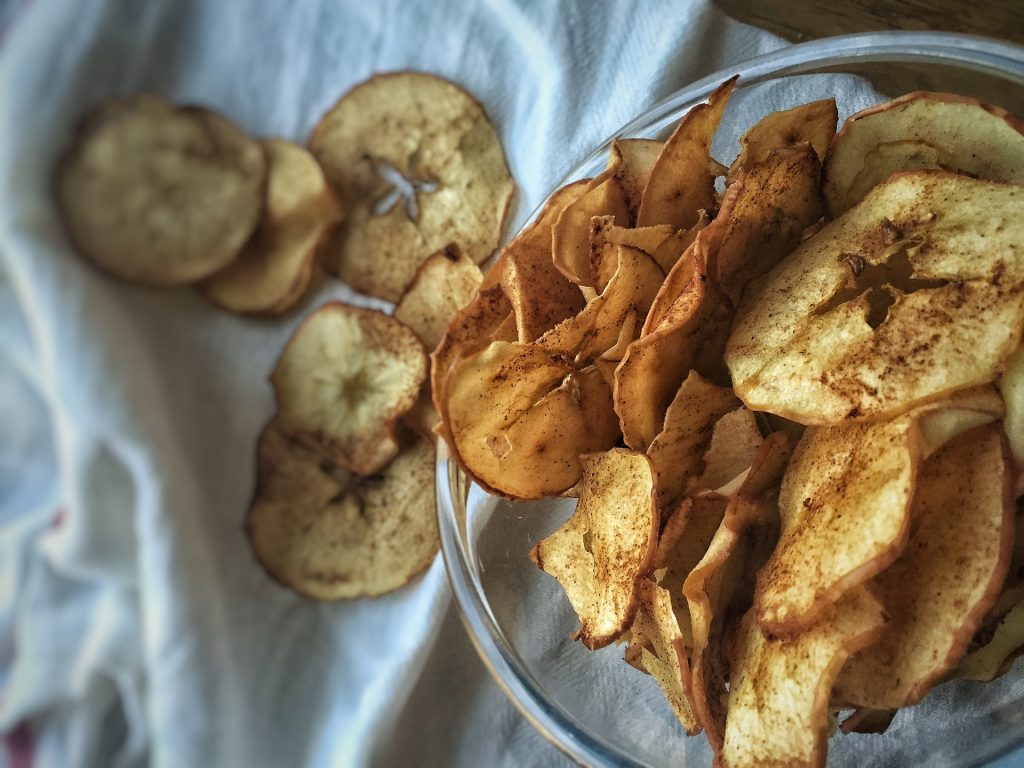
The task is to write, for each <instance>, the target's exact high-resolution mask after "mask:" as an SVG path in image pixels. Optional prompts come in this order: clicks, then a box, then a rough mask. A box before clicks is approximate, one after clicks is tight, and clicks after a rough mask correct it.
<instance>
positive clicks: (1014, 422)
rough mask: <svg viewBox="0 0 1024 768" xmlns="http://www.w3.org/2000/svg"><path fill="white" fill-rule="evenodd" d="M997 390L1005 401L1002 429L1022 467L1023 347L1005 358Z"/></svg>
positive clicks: (1022, 476)
mask: <svg viewBox="0 0 1024 768" xmlns="http://www.w3.org/2000/svg"><path fill="white" fill-rule="evenodd" d="M999 392H1000V394H1001V395H1002V396H1003V402H1004V403H1006V415H1005V416H1004V417H1003V429H1004V430H1005V431H1006V438H1007V440H1009V441H1010V452H1011V453H1012V454H1013V459H1014V461H1015V462H1016V464H1017V468H1018V469H1024V347H1018V348H1017V350H1016V351H1014V352H1013V354H1011V355H1010V356H1009V357H1008V358H1007V359H1006V368H1005V369H1004V370H1003V375H1002V376H1000V377H999ZM1022 485H1024V473H1022V474H1020V476H1019V477H1018V480H1017V487H1016V491H1017V495H1020V493H1021V491H1024V487H1022Z"/></svg>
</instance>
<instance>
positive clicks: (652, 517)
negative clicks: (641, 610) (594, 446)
mask: <svg viewBox="0 0 1024 768" xmlns="http://www.w3.org/2000/svg"><path fill="white" fill-rule="evenodd" d="M580 464H581V466H582V470H583V473H582V477H581V479H580V487H579V502H578V503H577V505H576V511H575V512H574V513H573V515H572V517H570V518H569V520H568V521H567V522H566V523H565V525H563V526H562V527H561V528H559V529H558V530H557V531H555V532H554V533H553V534H551V535H550V536H548V537H547V538H546V539H544V540H543V541H540V542H538V543H537V544H536V546H534V548H533V549H532V550H531V551H530V557H531V558H532V559H533V561H534V562H535V563H536V564H537V566H538V567H540V568H541V569H542V570H544V571H545V572H546V573H548V574H550V575H551V576H554V577H555V578H556V579H558V581H559V582H560V583H561V585H562V587H563V588H564V589H565V594H566V596H567V597H568V598H569V602H570V603H572V607H573V609H574V610H575V611H576V614H577V615H578V616H579V618H580V628H579V630H578V631H577V632H576V634H575V637H577V638H578V639H579V640H581V641H582V642H583V644H584V645H586V646H587V647H588V648H590V649H592V650H593V649H595V648H601V647H603V646H605V645H608V644H609V643H611V642H613V641H614V640H616V639H617V638H618V637H619V636H620V635H621V634H622V633H623V632H624V631H625V630H626V629H628V628H629V626H630V624H631V623H632V621H633V616H634V615H635V613H636V608H637V602H638V598H639V594H638V592H639V588H640V581H641V579H642V577H643V576H644V575H645V574H646V572H647V570H648V568H649V566H650V562H651V559H652V558H653V556H654V548H655V545H656V542H657V537H658V503H657V499H656V496H655V491H654V474H653V473H652V471H651V466H650V462H648V460H647V457H646V456H644V455H643V454H642V453H636V452H634V451H629V450H625V449H621V448H616V449H612V450H610V451H607V452H606V453H602V454H587V455H584V456H581V457H580Z"/></svg>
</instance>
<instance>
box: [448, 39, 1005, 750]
mask: <svg viewBox="0 0 1024 768" xmlns="http://www.w3.org/2000/svg"><path fill="white" fill-rule="evenodd" d="M871 62H916V63H926V64H943V63H947V64H950V65H953V66H961V67H964V68H969V69H973V70H974V71H978V72H987V73H990V74H994V75H998V76H1001V77H1003V78H1005V79H1008V80H1015V81H1016V82H1017V83H1018V84H1019V85H1021V86H1024V47H1021V46H1018V45H1014V44H1012V43H1007V42H1003V41H999V40H993V39H990V38H984V37H979V36H975V35H965V34H959V33H952V32H921V31H884V32H867V33H858V34H852V35H841V36H837V37H826V38H821V39H819V40H813V41H810V42H805V43H799V44H796V45H791V46H786V47H784V48H780V49H778V50H775V51H771V52H769V53H766V54H762V55H760V56H756V57H754V58H751V59H747V60H746V61H743V62H740V63H738V64H736V65H734V66H731V67H727V68H724V69H721V70H719V71H717V72H714V73H712V74H710V75H708V76H706V77H704V78H701V79H700V80H697V81H695V82H693V83H691V84H689V85H686V86H684V87H683V88H681V89H679V90H678V91H675V92H674V93H672V94H671V95H669V96H667V97H666V98H664V99H662V100H661V101H659V102H657V103H655V104H654V105H653V106H652V107H651V108H650V109H648V110H647V111H646V112H644V113H643V114H642V115H640V116H638V117H636V118H635V119H633V120H631V121H630V122H628V123H626V124H625V125H623V126H622V127H621V128H619V129H618V130H617V131H615V132H614V133H613V134H611V135H610V136H608V137H607V138H606V140H605V141H603V142H601V144H600V145H599V146H598V147H597V148H596V149H594V150H593V151H592V152H591V153H589V154H588V155H587V156H586V157H584V159H582V160H581V161H580V162H579V163H577V164H576V165H575V166H574V167H573V168H572V170H570V171H569V172H568V173H567V174H566V175H565V177H564V178H563V180H562V181H561V182H560V183H559V184H558V185H557V186H556V187H555V188H556V189H557V188H558V187H560V186H562V185H564V184H565V183H567V182H568V181H571V180H574V179H577V178H581V177H582V176H583V175H584V173H585V169H586V168H588V167H589V166H591V165H593V164H594V163H595V162H598V161H599V160H600V159H601V158H605V157H607V153H608V150H609V148H610V145H611V141H612V140H613V139H614V138H616V137H618V136H623V135H626V136H628V135H631V134H635V133H637V132H638V131H639V130H640V129H642V128H649V127H650V126H651V125H652V124H654V123H657V122H658V121H659V120H660V119H665V118H667V117H669V116H671V115H676V114H678V113H679V111H681V110H682V109H685V108H687V107H689V106H693V105H695V104H697V103H699V102H701V101H703V100H705V99H706V97H707V96H708V95H709V94H710V93H711V91H712V90H714V89H715V88H716V87H717V86H718V85H719V84H720V83H721V82H722V81H723V80H725V79H727V78H728V77H731V76H732V75H734V74H738V75H739V76H740V77H739V82H738V84H739V85H740V86H750V85H755V84H757V83H758V82H762V81H765V80H770V79H775V78H778V77H782V76H792V75H799V74H805V73H809V72H812V71H814V70H816V69H817V68H820V67H821V66H822V65H823V64H826V63H827V64H828V65H829V66H842V65H847V64H853V63H871ZM538 212H539V208H538V209H537V210H534V211H533V212H532V213H531V214H530V216H529V217H527V219H526V220H525V222H524V224H523V226H526V224H528V223H529V222H531V221H532V220H533V219H534V218H535V217H536V215H537V213H538ZM509 239H510V238H509ZM436 481H437V501H438V503H437V513H438V528H439V533H440V539H441V553H442V556H443V559H444V563H445V569H446V571H447V574H448V581H449V584H450V585H451V588H452V592H453V594H454V595H455V604H456V606H457V609H458V611H459V614H460V617H461V619H462V622H463V625H464V626H465V628H466V632H467V634H468V635H469V638H470V641H471V642H472V644H473V646H474V647H475V648H476V651H477V653H478V655H479V656H480V659H481V660H482V661H483V663H484V666H485V667H486V668H487V670H488V672H489V673H490V675H491V677H492V678H493V679H494V681H495V682H496V683H497V684H498V686H499V687H500V688H501V689H502V690H503V691H504V693H505V694H506V695H507V696H508V698H509V700H510V701H511V702H512V703H513V704H514V705H515V707H516V708H517V709H518V710H519V711H520V713H521V714H522V715H523V716H524V717H525V718H526V720H527V721H528V722H529V723H530V724H531V725H532V726H533V727H534V728H536V729H537V731H538V732H539V733H540V734H541V735H542V736H543V737H544V738H545V739H546V740H547V741H548V742H550V743H551V744H552V745H553V746H555V747H556V748H558V749H559V750H560V751H561V752H563V753H564V754H565V755H566V756H568V757H569V758H571V759H572V760H573V761H575V762H577V763H579V764H582V765H594V766H639V765H642V764H641V763H638V762H636V760H635V759H634V758H632V757H631V756H629V755H628V754H625V753H623V752H622V751H621V750H620V749H618V748H617V747H616V746H615V745H613V744H610V743H608V742H607V741H605V740H604V739H603V738H601V737H600V736H595V735H592V734H590V733H588V731H587V729H586V728H585V727H583V726H582V725H581V724H580V723H579V722H578V721H577V719H576V718H575V717H574V716H573V715H571V714H570V713H569V712H567V711H566V710H565V709H564V708H563V707H561V706H560V705H559V704H558V703H557V702H554V701H552V700H550V698H549V697H548V696H547V695H546V694H545V693H544V691H543V688H542V687H541V686H540V685H539V683H538V681H537V680H536V679H535V678H534V676H533V674H532V673H531V672H530V671H529V670H528V669H527V668H526V665H525V663H524V662H523V661H522V659H521V658H520V657H519V655H518V654H517V653H516V651H515V650H514V649H513V648H512V647H511V644H510V643H509V641H508V640H507V639H506V638H505V636H504V633H503V631H502V629H501V626H500V624H499V623H498V621H497V619H496V617H495V616H494V614H493V613H492V611H491V609H490V606H489V605H488V603H487V600H486V598H485V596H484V594H483V589H482V587H481V585H480V583H479V580H478V579H477V578H476V575H475V574H474V573H473V571H472V569H471V567H470V566H469V558H470V553H469V552H468V551H467V546H466V541H465V539H464V538H463V536H464V535H465V533H466V531H465V527H464V525H462V524H460V521H459V519H458V511H457V509H456V507H457V505H456V504H455V503H454V501H453V499H454V498H455V495H456V494H460V495H461V496H462V498H463V500H464V499H465V495H466V492H467V491H468V487H469V482H470V481H469V480H468V478H466V477H465V475H464V474H463V473H462V472H461V470H460V469H459V468H458V466H457V465H456V463H455V462H453V461H451V455H450V453H449V451H448V447H447V445H446V444H445V442H444V441H443V440H441V441H439V442H438V451H437V471H436ZM463 505H464V501H463ZM463 522H464V521H463ZM1022 743H1024V733H1022V739H1021V741H1019V742H1018V743H1016V744H1011V745H1009V746H1007V747H1006V748H1004V749H1002V750H1001V751H999V752H998V753H996V754H992V755H990V756H989V757H988V758H986V759H985V762H986V763H987V762H990V761H994V760H998V759H999V758H1000V757H1002V756H1005V755H1006V754H1009V753H1010V752H1011V751H1013V750H1016V749H1018V748H1019V747H1020V746H1021V744H1022ZM982 764H985V763H982Z"/></svg>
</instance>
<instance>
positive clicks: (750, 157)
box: [729, 99, 839, 181]
mask: <svg viewBox="0 0 1024 768" xmlns="http://www.w3.org/2000/svg"><path fill="white" fill-rule="evenodd" d="M838 120H839V110H838V108H837V107H836V100H835V99H822V100H821V101H812V102H810V103H808V104H801V105H800V106H799V107H793V108H792V109H784V110H782V111H780V112H772V113H771V114H769V115H765V116H764V117H763V118H761V119H760V120H758V121H757V122H756V123H754V125H753V126H751V128H750V130H748V131H747V132H746V133H744V134H743V136H741V137H740V153H739V155H738V156H737V157H736V160H735V161H733V164H732V165H731V166H730V168H729V179H730V181H732V180H733V178H734V177H735V174H736V173H737V172H738V171H739V170H741V169H742V168H744V167H745V166H747V165H748V164H750V163H757V162H759V161H761V160H763V159H765V158H766V157H767V156H768V155H769V154H770V153H771V152H773V151H774V150H776V149H782V148H784V147H795V146H797V145H798V144H803V143H805V142H806V143H807V144H810V145H811V148H812V149H813V150H814V154H815V155H817V156H818V160H819V161H821V160H824V159H825V153H826V152H827V151H828V147H829V144H830V143H831V141H832V137H833V136H835V135H836V123H837V121H838Z"/></svg>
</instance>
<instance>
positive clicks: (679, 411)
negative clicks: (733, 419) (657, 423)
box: [647, 371, 749, 509]
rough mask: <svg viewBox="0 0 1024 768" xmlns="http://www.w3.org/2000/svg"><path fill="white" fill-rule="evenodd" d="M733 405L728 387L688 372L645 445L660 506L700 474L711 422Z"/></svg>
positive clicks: (677, 496) (729, 409)
mask: <svg viewBox="0 0 1024 768" xmlns="http://www.w3.org/2000/svg"><path fill="white" fill-rule="evenodd" d="M737 404H738V401H737V399H736V396H735V395H733V393H732V390H731V389H729V388H728V387H718V386H715V385H714V384H712V383H711V382H710V381H708V380H707V379H705V378H704V377H702V376H701V375H700V374H699V373H697V372H696V371H690V374H689V376H687V377H686V379H685V380H684V381H683V383H682V385H681V386H680V387H679V391H678V392H676V396H675V397H674V398H673V399H672V403H671V404H670V405H669V407H668V410H667V411H666V412H665V423H664V426H663V428H662V430H661V432H659V433H658V435H657V436H656V437H655V438H654V440H652V441H651V444H650V446H649V447H648V448H647V455H648V457H650V459H651V466H652V467H654V476H655V478H656V479H657V486H658V501H659V503H660V504H661V505H662V508H663V509H668V508H669V507H670V506H671V505H672V504H673V503H674V502H675V501H676V500H677V499H678V498H679V496H680V495H681V494H682V493H683V492H684V491H686V490H688V488H689V487H690V486H691V485H692V484H694V483H695V481H696V480H697V478H698V477H700V475H701V473H702V471H703V469H704V455H705V453H706V451H707V449H708V446H710V445H711V440H712V436H713V434H714V428H715V423H716V422H717V421H718V420H719V419H721V418H722V417H723V416H725V414H727V413H728V412H729V411H731V410H733V409H734V408H735V407H736V405H737ZM747 466H749V464H748V465H747ZM744 468H745V467H744Z"/></svg>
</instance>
